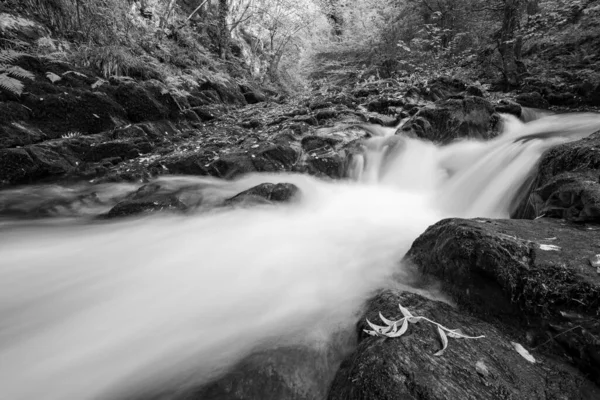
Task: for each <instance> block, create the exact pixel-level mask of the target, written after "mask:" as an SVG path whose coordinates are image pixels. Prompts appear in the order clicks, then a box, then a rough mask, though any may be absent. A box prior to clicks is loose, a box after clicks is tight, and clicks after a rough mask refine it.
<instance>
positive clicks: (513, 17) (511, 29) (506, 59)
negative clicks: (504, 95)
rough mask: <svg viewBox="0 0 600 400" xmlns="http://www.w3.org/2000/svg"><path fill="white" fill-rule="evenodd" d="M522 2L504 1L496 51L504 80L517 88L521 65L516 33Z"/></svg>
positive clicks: (519, 0)
mask: <svg viewBox="0 0 600 400" xmlns="http://www.w3.org/2000/svg"><path fill="white" fill-rule="evenodd" d="M522 1H523V0H504V17H503V20H502V30H501V31H500V43H499V45H498V50H499V51H500V55H501V56H502V70H503V73H504V80H505V83H506V84H507V86H509V87H513V86H518V85H519V84H520V83H521V78H520V70H521V71H522V66H523V63H521V62H520V60H519V57H520V55H519V54H518V53H519V52H520V51H519V50H520V46H519V44H520V43H521V38H517V36H516V31H517V29H518V28H519V19H520V15H521V2H522Z"/></svg>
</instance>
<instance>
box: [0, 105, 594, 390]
mask: <svg viewBox="0 0 600 400" xmlns="http://www.w3.org/2000/svg"><path fill="white" fill-rule="evenodd" d="M598 129H600V118H598V116H597V115H595V114H580V115H571V116H566V117H562V116H552V117H545V118H542V119H540V120H536V121H533V122H531V123H529V124H526V125H524V124H522V123H520V122H518V121H516V120H514V119H511V118H509V117H507V119H506V123H505V132H504V133H503V135H502V136H500V137H498V138H497V139H494V140H491V141H488V142H478V141H464V142H460V143H455V144H451V145H448V146H445V147H438V146H435V145H434V144H431V143H425V142H421V141H418V140H415V139H402V138H400V139H398V138H393V137H391V136H386V135H387V133H386V132H385V131H384V135H383V136H381V137H375V138H372V139H370V140H369V141H368V142H367V150H366V151H365V153H364V154H363V155H362V156H359V157H356V158H355V160H354V165H353V167H352V170H351V171H350V175H351V176H352V177H353V178H354V180H346V181H340V182H329V181H322V180H318V179H315V178H312V177H307V176H301V175H293V174H278V175H268V174H264V175H262V174H259V175H251V176H247V177H243V178H241V179H239V180H237V181H233V182H225V181H219V180H216V179H208V178H196V177H182V178H162V179H161V181H162V182H163V183H165V184H170V185H184V184H185V185H189V184H190V183H195V184H198V187H201V188H202V189H198V190H201V191H203V193H204V194H205V195H207V197H211V196H212V197H215V198H218V197H219V196H221V197H222V198H226V197H229V196H232V195H234V194H236V193H238V192H240V191H242V190H245V189H247V188H249V187H252V186H254V185H256V184H258V183H261V182H274V183H275V182H291V183H294V184H296V185H297V186H298V187H299V188H300V190H301V196H300V197H299V198H298V199H296V200H295V201H293V202H292V203H291V204H287V205H282V206H257V207H253V208H238V209H222V210H217V211H211V212H198V213H197V214H194V215H186V216H175V215H156V216H152V217H145V218H138V219H126V220H121V221H118V222H110V223H108V222H102V223H99V222H95V223H89V222H85V221H82V220H81V219H73V218H69V219H67V220H64V219H50V220H45V221H33V222H32V221H27V222H20V221H15V220H8V219H4V220H3V221H2V223H1V224H0V388H1V389H0V399H10V400H33V399H36V400H37V399H40V398H43V399H45V400H87V399H90V400H91V399H94V400H97V399H99V400H104V399H111V398H117V397H119V396H121V397H125V396H128V395H135V394H136V393H140V392H141V391H143V390H147V389H148V388H161V387H164V386H169V385H172V386H177V385H179V384H181V385H183V384H188V383H190V382H192V383H201V382H204V381H206V380H207V379H210V378H211V377H214V376H215V374H216V373H217V372H218V371H224V370H226V369H227V368H228V367H230V366H232V365H234V364H235V362H237V361H239V360H240V359H241V358H243V357H244V356H245V355H247V354H249V353H250V352H251V351H252V350H254V349H256V348H257V347H261V348H265V347H266V348H268V347H269V346H274V345H281V344H286V345H295V344H301V345H304V346H319V345H323V344H326V343H327V342H328V340H329V338H330V337H331V334H332V333H334V332H337V331H339V330H344V329H346V330H347V329H353V326H354V324H355V322H356V317H357V315H358V312H359V310H360V307H361V305H362V304H363V303H364V301H365V300H366V299H367V298H368V297H369V296H370V295H371V294H372V293H373V291H374V290H376V289H378V288H381V287H384V286H386V285H388V284H389V281H390V277H391V276H392V274H395V277H396V279H399V280H400V282H399V283H398V284H402V276H403V275H402V266H401V265H400V260H401V259H402V257H403V255H404V254H405V253H406V251H407V250H408V248H409V247H410V245H411V243H412V241H413V240H414V239H415V238H416V237H417V236H418V235H419V234H420V233H422V232H423V231H424V230H425V229H426V228H427V226H429V225H431V224H433V223H435V222H436V221H438V220H439V219H441V218H443V217H447V216H464V217H475V216H477V217H507V216H508V215H509V212H510V205H511V201H512V200H513V198H514V197H515V196H516V195H517V192H518V190H519V188H520V187H521V186H522V184H523V182H525V180H526V178H527V177H528V175H529V174H530V172H531V170H532V168H533V167H534V166H535V163H536V162H537V160H538V159H539V156H540V155H541V154H542V152H543V151H544V150H545V149H547V148H548V147H550V146H552V145H554V144H557V143H560V142H561V141H567V140H573V139H576V138H580V137H584V136H586V135H589V134H590V133H592V132H593V131H595V130H598ZM124 188H126V189H128V190H133V188H132V187H129V186H127V185H114V186H113V187H109V188H108V189H106V190H108V191H111V190H112V191H116V192H118V191H121V190H124ZM32 190H33V189H32ZM40 190H42V191H43V190H46V189H43V188H41V189H40ZM15 193H17V192H15V191H12V192H11V191H7V192H0V201H1V198H2V197H3V196H4V197H5V199H8V198H9V197H10V196H14V195H15ZM18 194H19V196H20V197H19V198H22V197H23V196H26V197H27V195H28V194H27V193H25V194H24V193H22V192H19V193H18ZM29 195H30V196H32V197H34V190H33V191H32V192H31V193H29ZM82 214H85V212H82ZM408 282H409V281H408V277H407V280H406V282H405V283H406V284H408Z"/></svg>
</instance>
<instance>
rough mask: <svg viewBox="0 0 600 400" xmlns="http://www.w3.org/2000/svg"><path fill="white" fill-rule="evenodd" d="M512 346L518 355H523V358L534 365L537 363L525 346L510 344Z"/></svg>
mask: <svg viewBox="0 0 600 400" xmlns="http://www.w3.org/2000/svg"><path fill="white" fill-rule="evenodd" d="M510 344H512V346H513V347H514V348H515V350H516V351H517V353H519V354H520V355H521V357H523V358H524V359H526V360H527V361H529V362H530V363H532V364H533V363H535V358H533V356H532V355H531V354H529V352H528V351H527V350H526V349H525V348H524V347H523V346H521V345H520V344H519V343H515V342H510Z"/></svg>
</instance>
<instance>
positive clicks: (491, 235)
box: [406, 219, 600, 384]
mask: <svg viewBox="0 0 600 400" xmlns="http://www.w3.org/2000/svg"><path fill="white" fill-rule="evenodd" d="M599 238H600V227H598V226H596V225H591V226H579V225H573V224H570V223H568V222H565V221H556V220H551V219H539V220H535V221H528V220H484V219H477V220H463V219H447V220H443V221H440V222H438V223H437V224H435V225H433V226H431V227H430V228H429V229H427V231H426V232H425V233H423V234H422V235H421V236H420V237H419V238H418V239H417V240H415V242H414V243H413V245H412V247H411V249H410V251H409V252H408V254H407V256H406V258H407V260H408V261H410V262H412V263H414V264H415V265H416V268H417V269H418V271H420V273H421V274H423V275H424V276H426V277H433V278H434V279H435V280H439V281H440V282H441V289H442V291H443V292H444V293H446V294H448V295H450V296H451V298H452V300H453V301H455V302H456V303H457V304H458V305H460V306H461V308H463V309H466V310H468V311H469V312H473V313H476V314H477V315H479V316H481V317H482V318H484V319H487V320H490V321H497V322H500V323H502V324H504V326H506V327H508V328H507V329H510V330H513V331H521V332H524V331H527V337H528V338H529V341H530V343H529V344H530V345H532V346H538V347H539V350H540V351H544V352H546V353H548V354H552V355H554V356H555V357H561V358H563V360H565V361H566V362H572V363H573V364H575V365H576V366H577V367H578V368H579V369H581V371H582V372H584V373H585V374H586V375H588V376H589V377H590V379H592V380H594V381H595V382H596V383H597V384H599V383H600V320H599V319H598V316H599V315H600V274H598V271H597V269H596V268H594V267H593V266H592V265H591V264H590V258H593V257H594V256H595V255H596V254H598V253H600V241H599Z"/></svg>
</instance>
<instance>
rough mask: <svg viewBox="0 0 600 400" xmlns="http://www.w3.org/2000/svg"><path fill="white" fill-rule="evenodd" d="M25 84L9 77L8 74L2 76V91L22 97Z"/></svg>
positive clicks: (0, 86)
mask: <svg viewBox="0 0 600 400" xmlns="http://www.w3.org/2000/svg"><path fill="white" fill-rule="evenodd" d="M23 88H24V85H23V83H22V82H21V81H20V80H18V79H15V78H12V77H10V76H8V74H6V73H1V74H0V89H3V90H6V91H7V92H10V93H13V94H15V95H17V96H20V95H21V93H23Z"/></svg>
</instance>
